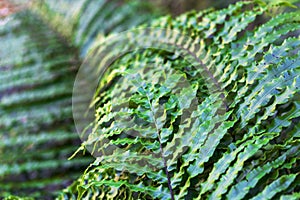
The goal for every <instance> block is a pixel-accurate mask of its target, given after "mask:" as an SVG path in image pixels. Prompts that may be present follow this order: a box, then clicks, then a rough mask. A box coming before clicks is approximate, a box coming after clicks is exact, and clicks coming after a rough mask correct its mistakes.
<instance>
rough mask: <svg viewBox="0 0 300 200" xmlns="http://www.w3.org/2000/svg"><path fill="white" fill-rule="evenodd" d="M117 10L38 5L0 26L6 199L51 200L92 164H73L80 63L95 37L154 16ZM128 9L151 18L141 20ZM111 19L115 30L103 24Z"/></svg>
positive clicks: (82, 159)
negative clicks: (75, 90) (74, 109)
mask: <svg viewBox="0 0 300 200" xmlns="http://www.w3.org/2000/svg"><path fill="white" fill-rule="evenodd" d="M101 2H102V3H101ZM22 3H26V2H22ZM117 3H118V2H117V1H104V0H103V1H78V2H77V3H76V4H74V2H73V1H68V0H65V1H59V2H58V1H56V2H55V4H53V1H32V2H31V4H30V5H28V6H27V7H26V9H25V10H23V11H20V12H18V13H16V14H14V15H11V16H9V17H8V18H7V23H6V24H5V25H3V26H0V41H1V42H0V43H1V50H0V51H1V52H0V139H1V144H0V152H1V154H0V198H1V199H2V198H4V197H5V196H8V195H10V194H14V195H20V196H24V195H25V196H30V197H36V198H37V199H40V198H44V199H52V198H54V196H56V195H57V193H58V191H59V190H60V189H62V188H65V187H66V186H68V185H69V184H70V183H71V182H72V181H73V180H75V179H76V178H78V177H79V176H80V175H81V173H82V171H83V170H84V169H85V168H86V167H87V166H88V164H89V163H90V162H92V161H93V158H92V157H91V156H78V157H76V158H75V159H73V160H68V158H69V157H70V156H71V155H72V154H73V153H74V151H75V150H76V149H77V148H78V146H79V145H80V143H81V141H80V139H79V137H78V135H77V134H76V130H75V127H74V123H73V117H72V103H71V102H72V88H73V83H74V79H75V76H76V71H77V70H78V67H79V64H80V63H81V58H80V56H84V54H85V52H87V51H88V49H89V48H90V46H91V44H92V43H93V41H94V40H95V38H96V37H97V38H101V37H103V38H104V37H105V36H106V35H107V34H108V33H111V32H118V31H121V30H123V29H128V28H130V27H131V26H134V25H137V24H139V23H142V22H145V21H148V20H149V19H150V16H151V11H152V10H151V9H150V8H149V7H148V6H146V5H144V4H143V3H137V2H135V3H134V2H131V3H130V4H129V5H120V4H117ZM100 4H101V5H102V6H100ZM71 5H72V6H73V7H72V9H71V8H70V7H71ZM79 5H80V6H79ZM108 7H109V8H111V9H110V10H109V12H107V11H108V10H107V11H106V8H108ZM125 7H126V9H129V8H130V9H129V10H130V11H132V10H135V9H138V10H139V11H143V12H144V11H145V12H144V14H143V17H142V18H140V19H135V18H133V17H132V16H131V17H129V16H130V13H128V12H126V9H125ZM58 8H60V9H58ZM91 8H93V10H91ZM141 8H143V9H141ZM75 11H76V12H77V14H76V13H75ZM104 11H105V12H104ZM111 11H113V12H111ZM121 11H122V12H121ZM87 15H88V16H87ZM111 15H115V16H116V19H115V20H114V22H115V23H113V24H111V25H109V24H107V27H103V26H102V23H98V21H102V22H103V20H106V19H107V18H108V17H110V16H111ZM117 16H118V17H117ZM54 18H55V19H56V20H54ZM68 25H70V26H68ZM66 27H70V29H68V28H66ZM79 52H81V53H79Z"/></svg>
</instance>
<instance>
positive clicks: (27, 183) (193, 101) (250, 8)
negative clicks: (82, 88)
mask: <svg viewBox="0 0 300 200" xmlns="http://www.w3.org/2000/svg"><path fill="white" fill-rule="evenodd" d="M47 2H48V3H47ZM63 2H65V3H67V2H68V1H63ZM78 3H79V4H81V5H82V7H80V9H79V10H78V11H76V12H78V13H80V12H82V13H80V14H78V15H74V16H70V15H68V10H62V11H60V12H59V13H55V10H57V9H58V8H56V7H55V5H54V4H53V5H52V4H51V1H50V0H49V1H45V2H42V3H41V2H39V1H37V3H36V4H34V5H33V8H34V9H35V11H36V14H33V13H28V12H26V13H21V14H20V15H19V16H20V17H18V16H16V17H15V19H13V22H14V23H9V25H7V26H5V27H2V28H1V29H2V30H1V41H2V38H5V39H6V40H5V41H7V42H9V43H11V44H14V45H13V46H12V47H13V48H12V49H13V50H12V51H13V52H14V53H12V52H11V51H8V53H7V54H6V55H4V54H3V56H2V54H1V65H0V66H1V68H0V70H1V75H0V77H1V78H0V82H1V85H0V87H1V93H0V94H4V96H3V97H0V98H1V105H0V113H1V121H0V126H1V130H3V131H2V132H1V139H2V141H4V142H3V143H1V146H0V150H1V153H2V154H1V164H0V167H1V172H0V173H1V176H0V177H1V178H2V177H3V178H2V179H1V182H0V184H1V187H0V188H1V189H0V192H2V193H4V192H10V193H11V192H12V193H15V194H23V192H20V191H22V190H21V189H24V191H26V192H25V193H31V192H33V191H35V189H37V188H39V189H41V188H44V187H47V186H48V185H53V184H54V185H55V184H58V185H59V184H62V185H66V184H64V181H66V180H67V181H68V180H70V179H72V178H74V177H75V176H79V173H81V174H82V175H81V176H80V178H78V179H77V180H76V181H75V182H74V183H73V184H72V185H71V186H69V187H67V188H66V189H64V190H63V191H62V192H61V193H60V195H59V197H58V198H59V199H193V198H195V199H213V200H215V199H279V198H280V199H299V198H300V187H299V185H300V184H299V182H300V174H299V171H300V161H299V158H300V155H299V154H300V151H299V150H300V140H299V139H300V127H299V119H300V109H299V108H300V94H299V86H300V73H299V70H300V68H299V67H300V60H299V59H300V56H299V55H300V51H299V50H300V37H299V29H300V13H299V10H296V9H294V10H292V11H286V10H285V9H284V8H283V7H280V6H281V5H286V4H287V3H275V4H265V3H263V2H262V1H259V3H254V2H251V1H243V2H238V3H236V4H232V5H230V6H229V7H228V8H225V9H222V10H213V9H208V10H204V11H201V12H189V13H186V14H183V15H181V16H179V17H177V18H175V19H174V18H172V17H170V16H167V17H162V18H159V19H157V20H154V21H153V22H152V23H149V24H147V25H144V26H143V27H148V26H150V27H153V28H164V29H166V30H169V31H171V30H173V31H175V32H180V33H182V34H183V35H187V36H190V37H191V39H190V40H186V39H185V38H182V37H180V35H176V36H178V38H176V37H175V38H174V35H172V32H170V33H169V32H167V33H166V35H165V36H163V37H165V38H167V39H170V41H175V42H174V44H176V45H177V46H178V49H177V50H176V51H175V52H169V51H165V50H161V49H155V48H151V49H146V50H139V51H134V52H132V53H131V54H128V55H125V56H123V57H121V58H119V59H118V60H117V61H116V62H115V63H114V64H113V66H112V67H111V68H109V70H108V71H107V72H106V74H104V77H103V78H102V79H101V81H100V82H99V88H98V90H97V91H98V92H97V93H96V95H95V106H96V113H95V115H96V121H95V122H94V124H93V125H94V129H93V133H92V134H91V135H90V136H89V138H88V140H87V141H85V142H84V143H83V144H82V147H81V148H80V149H84V148H85V147H88V146H90V145H94V147H95V148H94V149H93V151H92V153H93V154H94V155H95V154H97V153H98V152H102V151H106V150H107V149H106V148H107V147H109V146H117V147H118V148H116V149H114V151H112V152H106V154H102V156H101V157H97V159H96V160H95V161H94V162H92V164H91V165H90V167H88V169H86V171H85V172H84V171H83V170H82V168H81V166H86V164H87V163H91V162H90V158H86V157H83V158H82V157H81V158H76V157H75V158H73V159H72V160H71V161H67V160H66V159H67V157H68V156H70V153H72V152H73V151H74V150H75V149H74V148H76V144H77V143H78V142H76V136H77V135H76V134H72V133H73V132H74V128H73V125H72V123H71V121H70V120H71V106H70V96H71V90H70V89H68V88H69V87H71V85H72V83H73V81H74V76H75V72H76V70H77V69H78V62H79V61H80V60H81V58H80V56H84V55H86V52H88V51H89V49H90V47H91V46H93V49H96V50H97V48H100V47H101V48H105V45H107V46H109V45H110V43H109V41H108V42H107V43H101V42H99V40H101V41H103V39H104V36H105V35H107V34H108V33H110V32H111V31H114V32H119V31H121V30H126V29H127V28H128V27H132V26H133V25H137V24H139V23H140V21H137V22H136V21H134V19H135V15H133V14H134V13H133V11H132V10H130V11H128V9H127V8H126V9H124V16H119V17H118V15H117V14H116V15H114V14H113V12H111V11H112V10H116V8H118V9H120V10H122V6H121V7H118V6H116V4H114V3H111V2H110V3H108V2H107V1H78ZM90 4H91V5H90ZM94 4H95V5H94ZM100 4H102V6H104V7H105V9H104V8H103V9H104V10H105V12H99V10H100V8H102V7H101V6H100ZM132 4H133V7H134V6H137V4H136V3H132ZM129 5H130V4H129ZM126 6H127V4H126ZM75 7H76V6H74V8H75ZM36 8H39V9H36ZM76 8H77V7H76ZM92 8H93V9H92ZM134 8H135V9H138V8H137V7H134ZM94 9H95V10H94ZM70 10H72V8H70ZM274 10H275V11H276V14H274V13H273V12H274ZM72 13H74V10H72ZM116 13H118V14H120V13H122V12H121V11H120V12H117V11H116ZM126 13H127V14H126ZM142 13H144V12H142ZM25 15H26V19H27V20H23V19H24V18H25V17H24V16H25ZM66 16H70V17H66ZM78 16H82V17H78ZM103 16H104V17H103ZM41 18H42V19H43V21H41V20H40V19H41ZM53 18H55V19H58V20H56V21H55V22H53V21H52V23H51V20H52V19H53ZM146 18H147V17H146ZM59 19H61V20H59ZM62 19H64V20H62ZM105 19H110V20H109V22H110V23H111V24H110V23H107V24H105V27H104V29H103V27H101V25H102V23H103V20H105ZM113 19H115V20H113ZM124 19H126V20H128V26H127V25H126V23H125V26H124V27H123V26H119V24H122V25H124V23H123V20H124ZM143 21H144V20H143ZM33 22H34V23H33ZM121 22H122V23H121ZM45 23H46V24H45ZM47 23H49V24H50V26H49V25H48V26H47ZM66 23H69V24H72V26H70V29H69V30H67V31H65V30H64V29H63V28H62V27H64V26H65V24H66ZM34 27H45V28H34ZM107 27H108V28H107ZM20 29H21V30H22V31H20ZM28 30H31V31H28ZM32 30H35V31H32ZM65 38H67V39H65ZM41 40H42V41H43V42H41ZM3 41H4V40H3ZM94 41H96V43H97V44H99V46H95V45H91V44H92V43H93V42H94ZM196 46H198V47H199V48H196ZM29 47H30V48H29ZM119 48H120V49H123V48H125V47H119ZM45 49H46V50H47V51H46V50H45ZM195 49H197V51H196V52H195ZM117 51H118V50H117ZM185 52H192V53H194V55H195V57H194V60H195V62H194V63H191V62H189V59H186V54H184V53H185ZM74 55H75V56H74ZM70 66H71V67H70ZM199 66H200V67H199ZM2 72H3V73H2ZM4 91H5V92H4ZM174 91H175V92H174ZM103 141H105V143H103ZM44 144H47V145H44ZM95 144H97V145H95ZM99 144H100V145H99ZM12 152H18V154H17V157H16V156H15V155H16V154H14V156H10V155H11V153H12ZM25 152H26V153H25ZM11 166H14V167H11ZM49 169H50V170H49ZM46 171H50V172H49V174H47V173H46ZM24 172H25V173H24ZM33 172H34V173H33ZM45 173H46V176H45ZM27 176H29V177H27ZM17 181H19V182H21V183H19V184H17V183H16V182H17ZM10 182H11V183H10ZM68 183H69V182H67V184H68ZM20 188H21V189H20ZM1 190H2V191H1ZM55 191H57V190H55ZM32 194H33V193H32ZM39 195H41V194H36V195H35V194H33V196H39Z"/></svg>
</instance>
